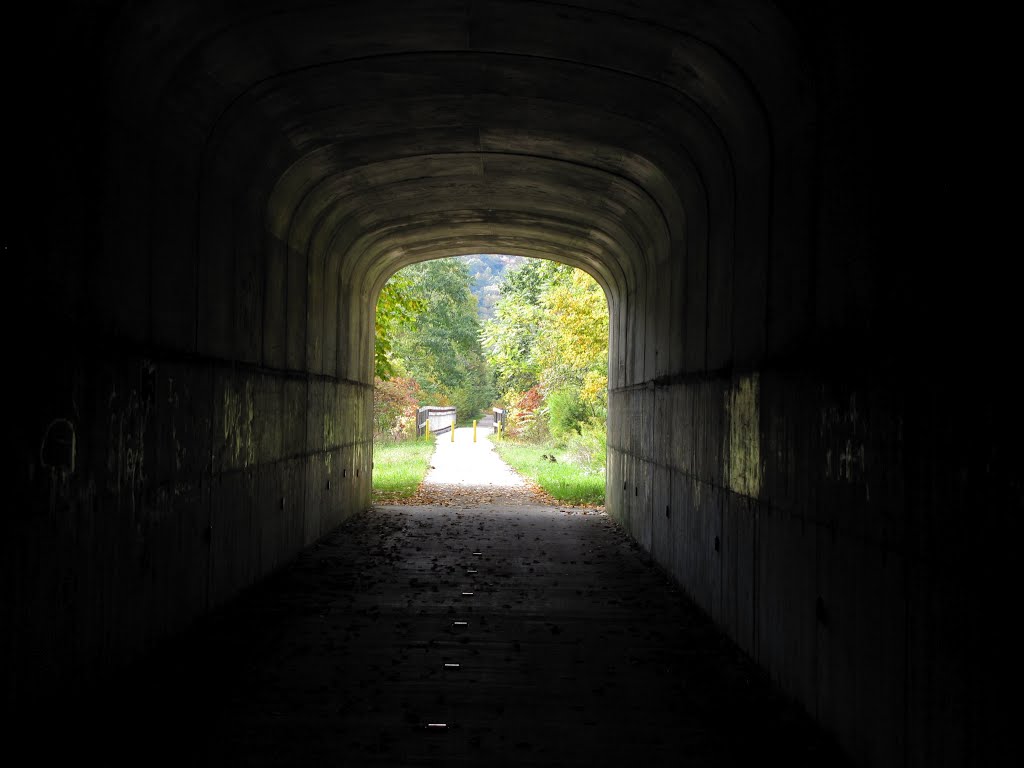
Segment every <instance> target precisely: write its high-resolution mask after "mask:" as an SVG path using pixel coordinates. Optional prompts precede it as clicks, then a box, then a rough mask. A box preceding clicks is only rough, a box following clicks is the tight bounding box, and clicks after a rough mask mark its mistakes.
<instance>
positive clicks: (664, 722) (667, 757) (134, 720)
mask: <svg viewBox="0 0 1024 768" xmlns="http://www.w3.org/2000/svg"><path fill="white" fill-rule="evenodd" d="M466 593H472V594H466ZM458 622H465V624H464V625H463V624H458ZM453 664H454V665H458V666H446V665H453ZM432 724H443V726H444V727H441V726H440V725H432ZM22 735H26V736H28V737H29V738H31V740H32V752H33V753H35V754H36V755H37V756H38V757H39V758H40V759H43V760H45V758H47V757H50V758H64V759H69V760H70V761H69V762H68V763H67V764H69V765H73V764H75V763H76V762H79V761H82V760H91V759H93V758H96V759H100V760H102V761H103V762H104V763H105V764H107V765H112V764H117V765H127V764H132V765H153V764H161V765H182V766H184V765H246V766H307V765H308V766H320V765H325V766H326V765H335V766H340V765H344V766H363V765H366V766H417V765H425V766H456V765H475V766H479V765H503V766H513V765H514V766H594V765H621V764H627V765H637V766H655V765H658V766H662V765H666V766H667V765H673V766H684V765H685V766H736V765H751V764H753V763H755V762H757V763H761V762H765V761H766V762H767V763H768V764H778V765H787V766H836V765H843V761H842V760H841V759H840V758H839V757H838V755H837V753H836V752H835V751H834V748H833V745H832V742H831V741H830V740H829V739H828V738H827V737H826V736H824V735H823V734H822V733H821V732H820V731H819V730H817V729H816V727H815V726H814V725H813V723H812V722H811V721H810V720H809V718H807V717H805V716H804V715H803V714H802V712H801V711H800V710H799V709H798V708H797V707H796V706H795V705H792V704H790V703H789V702H788V701H787V700H786V699H785V698H783V697H782V696H781V695H780V694H778V693H777V692H776V691H775V690H774V689H773V688H772V687H771V686H770V685H769V684H768V683H767V681H766V680H765V679H764V678H763V677H762V675H761V674H760V673H759V672H758V671H757V670H756V668H755V667H754V666H753V665H752V664H751V663H750V662H749V661H748V660H747V659H746V658H745V657H744V656H743V655H742V654H740V653H739V651H738V650H737V649H736V648H735V647H734V646H733V645H732V644H731V643H730V642H729V641H728V640H726V639H725V638H724V636H723V635H721V634H720V633H719V632H718V631H717V630H716V629H715V628H714V626H713V625H712V624H711V623H710V622H709V620H708V619H707V618H705V617H704V616H703V615H702V614H701V613H700V612H699V611H698V610H697V609H696V608H695V607H694V606H693V605H692V604H691V603H690V602H689V601H688V600H687V599H686V598H685V596H684V595H683V594H682V593H681V592H680V591H679V590H677V589H676V588H675V587H673V585H672V583H671V582H670V581H669V580H668V579H667V578H666V577H665V576H664V575H663V574H662V573H661V572H660V571H659V570H657V569H656V568H655V567H654V566H653V565H652V564H651V562H650V561H649V560H648V559H647V558H646V557H645V555H644V554H643V553H642V552H641V551H640V550H639V549H638V548H637V547H636V545H634V544H632V543H631V542H630V540H629V539H628V538H627V537H626V536H625V535H624V534H623V533H622V532H621V529H620V528H618V527H617V526H616V525H615V524H614V522H612V520H611V519H610V518H609V517H607V516H605V515H604V514H603V513H600V512H599V511H597V510H589V511H588V510H572V509H552V508H551V507H541V506H520V507H502V506H493V505H492V506H481V507H477V508H465V509H458V508H451V507H434V506H418V507H410V506H407V507H402V506H389V507H377V508H374V509H372V510H370V511H367V512H365V513H362V514H359V515H357V516H355V517H354V518H353V519H351V520H349V521H348V522H347V523H345V524H344V525H343V526H342V527H341V528H340V529H338V530H337V531H336V532H335V533H333V534H332V535H330V536H329V537H328V538H326V539H325V540H323V541H322V542H321V543H319V544H317V545H315V546H313V547H312V548H310V549H308V550H306V551H305V552H304V553H303V554H302V555H301V556H300V557H299V558H298V560H297V561H296V562H294V563H293V564H292V565H290V566H288V567H287V568H285V569H284V570H283V571H281V572H279V573H278V574H276V575H275V576H274V577H272V578H270V579H268V580H266V581H264V582H263V583H262V584H260V585H259V586H257V587H256V588H254V589H253V590H250V591H249V592H248V593H247V594H246V595H244V596H243V597H242V598H240V599H238V600H237V601H235V602H234V603H232V604H231V605H230V606H228V607H227V609H225V610H222V611H220V612H218V613H217V614H215V615H213V616H211V617H209V618H207V619H205V620H203V621H202V622H200V624H199V625H198V626H196V627H195V628H194V629H193V630H191V631H190V632H189V633H188V634H187V635H185V636H184V637H179V638H178V639H177V640H176V642H175V643H174V644H172V645H169V646H168V647H167V648H166V649H164V650H161V651H159V652H157V653H155V654H153V655H151V656H150V657H149V658H147V659H146V660H145V661H144V662H142V663H140V664H137V665H135V666H133V667H132V668H131V669H130V670H128V674H126V675H125V678H124V679H123V680H122V681H121V682H119V683H116V684H111V685H108V686H106V687H105V688H104V691H103V692H102V693H93V694H91V695H85V696H83V697H81V698H77V699H75V700H73V701H72V700H68V701H67V702H65V708H64V710H63V711H62V710H61V709H60V708H59V707H55V708H54V709H53V710H52V712H50V714H49V716H48V721H47V722H46V723H45V727H44V728H43V730H42V732H37V733H34V734H32V735H31V736H29V734H28V732H27V731H26V732H23V734H22Z"/></svg>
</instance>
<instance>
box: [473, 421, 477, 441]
mask: <svg viewBox="0 0 1024 768" xmlns="http://www.w3.org/2000/svg"><path fill="white" fill-rule="evenodd" d="M473 442H474V443H475V442H476V419H473Z"/></svg>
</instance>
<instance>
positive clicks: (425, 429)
mask: <svg viewBox="0 0 1024 768" xmlns="http://www.w3.org/2000/svg"><path fill="white" fill-rule="evenodd" d="M429 441H430V417H429V416H427V423H426V424H425V425H424V426H423V442H425V443H426V442H429Z"/></svg>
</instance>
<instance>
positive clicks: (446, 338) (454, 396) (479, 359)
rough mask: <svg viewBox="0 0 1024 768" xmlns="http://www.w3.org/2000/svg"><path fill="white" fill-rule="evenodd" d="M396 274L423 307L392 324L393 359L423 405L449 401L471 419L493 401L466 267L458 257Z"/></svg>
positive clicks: (463, 417)
mask: <svg viewBox="0 0 1024 768" xmlns="http://www.w3.org/2000/svg"><path fill="white" fill-rule="evenodd" d="M399 274H400V275H401V276H402V277H403V278H406V279H408V280H409V281H411V284H412V286H414V291H415V295H416V296H417V297H418V298H419V299H420V300H422V302H423V305H422V309H421V311H420V312H419V313H418V314H417V315H416V317H415V323H414V324H412V325H408V324H406V325H403V326H401V327H399V328H398V330H397V332H396V334H395V337H394V344H393V348H392V349H393V355H394V357H396V358H398V359H399V360H401V361H402V364H403V368H404V370H405V371H406V372H407V373H408V375H409V376H410V377H411V378H413V379H415V380H416V381H417V382H418V383H419V386H420V387H421V389H422V391H423V399H424V400H425V401H429V404H431V405H454V406H455V407H456V408H457V409H458V412H459V417H460V418H461V419H472V418H476V417H477V416H478V415H479V414H480V412H481V411H482V410H483V409H484V408H487V407H488V406H489V405H490V404H491V402H492V401H493V399H494V387H493V383H492V381H493V380H492V376H491V373H490V370H489V368H488V366H487V363H486V361H485V359H484V354H483V348H482V346H481V344H480V321H479V319H478V317H477V301H476V298H475V297H474V296H473V294H472V292H471V291H470V286H471V285H472V278H471V277H470V274H469V270H468V268H467V267H466V265H465V264H464V263H462V262H460V261H459V260H458V259H438V260H435V261H427V262H422V263H420V264H414V265H412V266H410V267H406V268H405V269H404V270H402V271H401V272H400V273H399ZM392 279H394V278H392ZM424 404H426V403H424Z"/></svg>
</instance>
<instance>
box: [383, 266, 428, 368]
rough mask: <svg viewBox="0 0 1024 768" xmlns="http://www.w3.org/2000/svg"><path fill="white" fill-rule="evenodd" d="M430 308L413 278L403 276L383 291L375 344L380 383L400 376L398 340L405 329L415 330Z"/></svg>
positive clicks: (394, 277) (395, 279) (396, 277)
mask: <svg viewBox="0 0 1024 768" xmlns="http://www.w3.org/2000/svg"><path fill="white" fill-rule="evenodd" d="M426 306H427V305H426V302H425V301H424V300H423V299H422V298H421V297H420V296H419V295H418V292H417V286H416V285H415V284H414V283H413V280H412V278H411V277H410V276H409V275H403V274H402V273H401V272H399V273H398V274H396V275H394V276H393V277H392V278H391V279H390V280H388V282H387V283H386V284H385V285H384V287H383V288H382V289H381V292H380V296H379V297H378V299H377V318H376V327H375V331H376V334H375V337H374V344H373V352H374V357H373V373H374V376H376V377H377V378H378V379H381V380H382V381H387V380H388V379H390V378H392V377H393V376H395V375H396V373H397V371H396V360H395V354H394V346H395V336H396V335H397V334H398V331H399V329H402V328H404V329H406V330H409V331H412V330H414V329H415V327H416V317H417V316H418V315H419V314H420V313H421V312H423V311H424V309H426Z"/></svg>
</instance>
